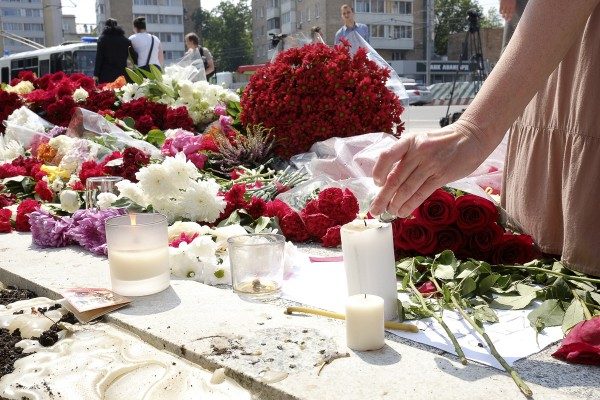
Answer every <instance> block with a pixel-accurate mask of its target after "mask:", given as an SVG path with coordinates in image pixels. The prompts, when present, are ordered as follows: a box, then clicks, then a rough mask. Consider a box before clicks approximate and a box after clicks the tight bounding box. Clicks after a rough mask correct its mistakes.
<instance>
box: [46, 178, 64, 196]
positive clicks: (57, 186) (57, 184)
mask: <svg viewBox="0 0 600 400" xmlns="http://www.w3.org/2000/svg"><path fill="white" fill-rule="evenodd" d="M64 187H65V183H64V182H63V181H62V179H55V180H54V181H52V183H51V184H50V189H52V191H53V192H54V193H59V192H60V191H61V190H63V188H64Z"/></svg>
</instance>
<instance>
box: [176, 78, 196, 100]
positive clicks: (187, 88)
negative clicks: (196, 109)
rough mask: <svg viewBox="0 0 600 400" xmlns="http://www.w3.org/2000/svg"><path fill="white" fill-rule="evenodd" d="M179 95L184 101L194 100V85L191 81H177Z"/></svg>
mask: <svg viewBox="0 0 600 400" xmlns="http://www.w3.org/2000/svg"><path fill="white" fill-rule="evenodd" d="M179 85H180V87H179V96H180V97H181V98H182V99H183V100H184V101H186V102H188V103H192V102H193V101H194V87H193V86H192V82H190V81H184V82H180V83H179Z"/></svg>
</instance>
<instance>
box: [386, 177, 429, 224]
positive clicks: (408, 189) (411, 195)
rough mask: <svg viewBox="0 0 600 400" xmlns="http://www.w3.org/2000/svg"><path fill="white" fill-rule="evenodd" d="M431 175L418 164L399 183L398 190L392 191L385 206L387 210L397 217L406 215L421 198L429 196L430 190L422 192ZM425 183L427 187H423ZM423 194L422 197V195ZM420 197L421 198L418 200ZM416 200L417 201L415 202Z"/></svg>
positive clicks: (419, 203)
mask: <svg viewBox="0 0 600 400" xmlns="http://www.w3.org/2000/svg"><path fill="white" fill-rule="evenodd" d="M431 180H432V177H431V173H430V171H429V170H428V169H427V168H425V167H424V166H419V168H417V169H415V170H414V171H413V172H412V174H411V175H410V176H409V177H408V179H406V181H405V182H404V184H402V185H400V186H399V188H398V190H397V191H396V192H395V193H394V196H393V197H392V199H391V201H390V202H389V204H388V206H387V211H388V212H389V213H391V214H395V215H397V216H399V217H406V216H407V215H409V214H410V213H412V212H413V210H414V209H415V208H417V207H418V206H420V205H421V203H422V202H423V200H425V199H426V198H427V196H429V195H430V194H431V193H432V192H433V190H435V189H437V188H433V189H432V190H431V192H429V193H424V192H425V191H426V189H427V187H428V186H430V185H431V184H430V183H427V182H431ZM426 185H427V187H425V186H426ZM423 196H424V197H423ZM420 198H422V200H420V201H418V200H419V199H420ZM417 201H418V203H416V202H417Z"/></svg>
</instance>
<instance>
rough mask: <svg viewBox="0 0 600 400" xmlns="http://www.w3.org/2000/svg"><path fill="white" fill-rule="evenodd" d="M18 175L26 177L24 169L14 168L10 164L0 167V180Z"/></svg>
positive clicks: (20, 167)
mask: <svg viewBox="0 0 600 400" xmlns="http://www.w3.org/2000/svg"><path fill="white" fill-rule="evenodd" d="M20 175H27V169H25V167H22V166H15V165H12V164H11V163H6V164H1V165H0V179H4V178H12V177H15V176H20Z"/></svg>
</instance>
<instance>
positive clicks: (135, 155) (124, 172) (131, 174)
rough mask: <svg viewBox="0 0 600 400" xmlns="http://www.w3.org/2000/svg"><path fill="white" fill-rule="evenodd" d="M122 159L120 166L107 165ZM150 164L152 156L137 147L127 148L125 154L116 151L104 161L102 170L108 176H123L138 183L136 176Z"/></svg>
mask: <svg viewBox="0 0 600 400" xmlns="http://www.w3.org/2000/svg"><path fill="white" fill-rule="evenodd" d="M119 158H122V163H121V164H120V165H114V166H112V165H107V164H108V163H109V162H110V161H112V160H116V159H119ZM148 164H150V156H149V155H148V154H146V153H144V152H143V151H142V150H140V149H137V148H135V147H128V148H126V149H125V150H124V151H123V153H121V152H118V151H115V152H113V153H112V154H110V155H108V156H107V157H106V158H105V159H104V160H103V161H102V169H103V172H104V173H105V174H106V175H112V176H121V177H123V178H124V179H128V180H130V181H131V182H137V181H138V180H137V178H136V177H135V174H136V173H137V172H138V171H139V170H140V169H141V168H142V167H145V166H146V165H148Z"/></svg>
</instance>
